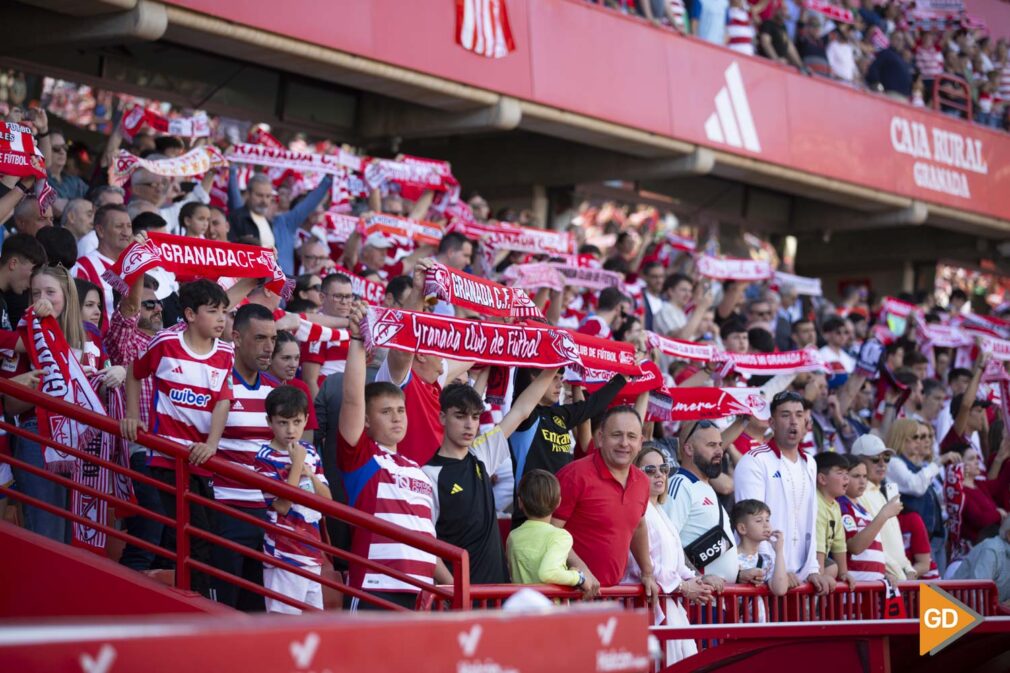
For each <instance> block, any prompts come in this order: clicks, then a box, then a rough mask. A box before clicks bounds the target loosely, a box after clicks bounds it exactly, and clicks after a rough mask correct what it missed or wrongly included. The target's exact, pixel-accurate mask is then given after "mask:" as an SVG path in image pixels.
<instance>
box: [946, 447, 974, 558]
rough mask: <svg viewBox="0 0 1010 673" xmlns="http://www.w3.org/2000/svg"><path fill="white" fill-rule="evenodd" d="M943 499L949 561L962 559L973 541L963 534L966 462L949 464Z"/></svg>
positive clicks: (969, 549)
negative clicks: (945, 513) (945, 511)
mask: <svg viewBox="0 0 1010 673" xmlns="http://www.w3.org/2000/svg"><path fill="white" fill-rule="evenodd" d="M943 500H944V506H945V507H946V508H947V562H948V563H953V562H954V561H960V560H961V559H963V558H964V557H965V556H967V555H968V552H969V551H971V543H970V542H969V541H968V540H965V539H964V538H963V537H962V536H961V531H962V529H963V527H964V506H965V502H966V500H967V498H965V495H964V463H954V464H951V465H948V466H947V469H946V474H945V475H944V479H943Z"/></svg>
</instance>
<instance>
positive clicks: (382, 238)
mask: <svg viewBox="0 0 1010 673" xmlns="http://www.w3.org/2000/svg"><path fill="white" fill-rule="evenodd" d="M365 245H366V246H369V245H370V246H372V247H373V248H382V249H385V248H392V247H393V239H391V238H389V237H388V236H386V235H385V234H382V233H379V232H375V233H374V234H369V235H368V238H366V239H365Z"/></svg>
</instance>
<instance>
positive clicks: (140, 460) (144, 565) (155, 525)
mask: <svg viewBox="0 0 1010 673" xmlns="http://www.w3.org/2000/svg"><path fill="white" fill-rule="evenodd" d="M130 469H132V470H133V471H135V472H139V473H141V474H144V475H147V476H151V471H150V470H149V469H148V468H147V453H146V452H144V451H138V452H137V453H134V454H133V455H132V456H130ZM160 492H161V491H160V489H157V488H155V487H154V486H151V485H150V484H146V483H144V482H140V481H137V480H133V493H134V494H135V495H136V496H137V504H138V505H140V506H141V507H143V508H145V509H149V510H151V511H152V512H154V513H156V514H164V513H165V512H164V510H163V509H162V508H161V496H160ZM123 526H124V527H125V528H126V532H127V533H129V534H130V535H132V536H134V537H137V538H140V539H141V540H143V541H144V542H149V543H151V544H153V545H160V544H161V535H162V531H163V529H164V528H165V526H164V525H162V524H161V523H159V522H157V521H155V520H153V519H148V518H147V517H145V516H142V515H139V514H138V515H135V516H131V517H128V518H127V519H125V520H124V521H123ZM154 557H155V554H154V552H150V551H147V550H145V549H141V548H140V547H137V546H135V545H132V544H129V543H127V545H126V547H125V548H124V549H123V555H122V556H121V557H120V558H119V562H120V563H121V564H122V565H124V566H126V567H127V568H130V569H132V570H138V571H144V570H150V569H151V567H152V564H153V563H154Z"/></svg>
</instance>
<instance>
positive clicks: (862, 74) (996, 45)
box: [588, 0, 1010, 130]
mask: <svg viewBox="0 0 1010 673" xmlns="http://www.w3.org/2000/svg"><path fill="white" fill-rule="evenodd" d="M588 1H589V2H594V3H595V4H602V5H605V6H607V7H610V8H612V9H615V10H618V11H621V12H624V13H626V14H631V15H635V16H640V17H642V18H643V19H645V20H648V21H650V22H652V23H654V24H656V25H657V26H661V27H665V28H669V29H672V30H676V31H677V32H679V33H682V34H689V35H694V36H696V37H698V38H700V39H703V40H706V41H708V42H714V43H715V44H720V45H725V46H727V47H728V48H730V49H732V50H734V51H736V52H739V53H741V54H746V55H749V56H755V55H757V56H760V57H763V58H768V59H771V60H773V61H777V62H780V63H782V64H784V65H788V66H792V67H795V68H798V69H799V70H800V71H802V72H804V73H806V74H814V75H819V76H823V77H829V78H831V79H833V80H836V81H838V82H842V83H845V84H849V85H851V86H854V87H858V88H865V89H869V90H871V91H880V92H884V93H886V94H887V95H889V96H891V97H893V98H896V99H898V100H903V101H905V102H909V103H911V104H912V105H917V106H924V105H932V104H933V102H934V101H933V99H934V96H935V97H936V99H937V103H938V105H939V109H940V110H941V111H943V112H944V113H945V114H949V115H952V116H954V117H961V118H965V117H966V116H967V106H968V103H969V102H970V104H971V109H972V120H973V121H974V122H976V123H978V124H981V125H983V126H990V127H993V128H999V129H1004V130H1006V129H1008V128H1010V126H1008V121H1007V108H1008V106H1007V103H1008V102H1010V55H1008V48H1010V40H1008V39H1007V37H1005V36H1004V37H997V36H994V35H992V34H991V32H990V28H992V27H987V26H986V25H985V23H984V22H981V21H978V20H976V19H974V18H972V17H971V16H970V15H968V14H967V13H966V12H965V11H964V9H963V8H962V9H960V10H958V9H957V7H956V3H947V5H945V7H944V8H943V9H942V11H941V10H933V9H932V8H931V6H930V5H928V4H926V3H914V2H911V3H910V2H901V1H899V0H890V1H885V2H876V1H875V0H862V1H859V2H857V1H856V0H849V1H842V2H836V1H833V0H807V1H806V2H797V1H795V0H688V1H687V2H685V1H684V0H588ZM917 5H918V6H917ZM941 77H943V79H940V78H941ZM950 78H956V79H950ZM934 84H936V89H935V94H934ZM969 96H970V98H971V100H970V101H968V97H969Z"/></svg>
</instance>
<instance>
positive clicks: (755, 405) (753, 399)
mask: <svg viewBox="0 0 1010 673" xmlns="http://www.w3.org/2000/svg"><path fill="white" fill-rule="evenodd" d="M747 406H748V407H750V408H751V410H752V411H753V412H754V414H755V415H761V414H762V413H763V412H764V410H765V407H767V406H768V401H767V400H766V399H765V398H763V397H762V396H760V395H748V396H747Z"/></svg>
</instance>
